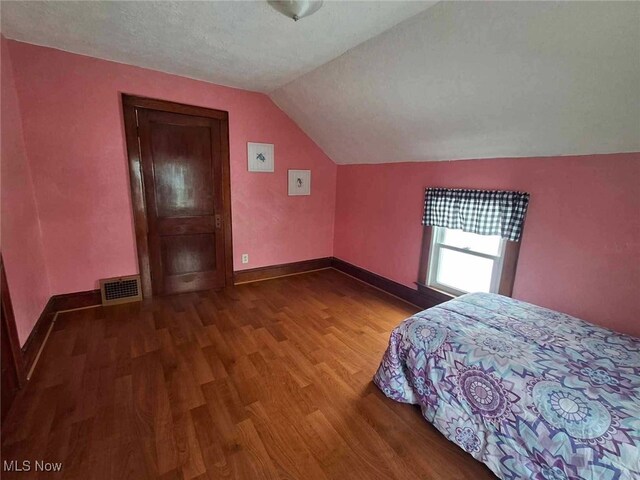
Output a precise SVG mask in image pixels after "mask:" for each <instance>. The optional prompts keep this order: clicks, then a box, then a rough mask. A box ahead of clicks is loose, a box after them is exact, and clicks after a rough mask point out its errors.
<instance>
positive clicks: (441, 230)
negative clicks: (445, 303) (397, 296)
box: [427, 227, 506, 296]
mask: <svg viewBox="0 0 640 480" xmlns="http://www.w3.org/2000/svg"><path fill="white" fill-rule="evenodd" d="M450 230H451V229H450ZM446 231H447V228H446V227H434V230H433V234H432V235H431V246H430V248H429V266H428V269H427V286H429V287H432V288H435V289H437V290H441V291H443V292H446V293H449V294H451V295H455V296H460V295H464V294H465V293H468V292H465V291H463V290H459V289H457V288H455V287H453V286H451V285H446V284H444V283H438V281H437V279H436V278H437V276H438V266H439V262H440V253H441V251H442V249H444V250H450V251H453V252H459V253H462V254H464V255H472V256H474V257H480V258H486V259H488V260H491V261H492V262H493V267H492V270H491V285H490V287H489V291H490V292H491V293H496V292H497V291H498V289H499V288H500V277H501V276H502V264H503V263H504V262H503V261H504V252H505V247H506V240H505V239H504V238H501V239H500V244H499V246H498V255H490V254H488V253H483V252H478V251H476V250H471V249H468V248H460V247H455V246H453V245H447V244H446V243H444V236H445V233H446Z"/></svg>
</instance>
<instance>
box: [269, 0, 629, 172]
mask: <svg viewBox="0 0 640 480" xmlns="http://www.w3.org/2000/svg"><path fill="white" fill-rule="evenodd" d="M271 97H272V98H273V99H274V101H275V102H276V103H277V104H278V105H279V106H280V107H281V108H282V109H283V110H285V111H286V112H287V113H288V114H289V116H291V117H292V118H293V119H294V120H295V121H296V122H297V123H298V125H300V126H301V127H302V128H303V129H304V130H305V131H306V132H307V133H308V134H309V135H310V136H311V137H312V138H313V139H314V140H315V141H316V142H317V143H318V145H320V147H322V148H323V149H324V151H325V152H326V153H327V154H328V155H329V156H330V157H331V158H332V159H333V160H334V161H336V162H337V163H342V164H345V163H383V162H402V161H428V160H449V159H450V160H455V159H468V158H493V157H526V156H555V155H571V154H594V153H614V152H633V151H635V152H637V151H640V2H625V3H622V2H620V3H618V2H560V3H555V2H442V3H438V4H436V5H435V6H433V7H431V8H429V9H428V10H427V11H425V12H423V13H420V14H418V15H416V16H415V17H413V18H411V19H408V20H406V21H405V22H403V23H401V24H399V25H397V26H396V27H394V28H392V29H390V30H388V31H386V32H385V33H382V34H381V35H379V36H377V37H375V38H372V39H371V40H369V41H367V42H365V43H363V44H361V45H359V46H357V47H355V48H353V49H352V50H350V51H348V52H347V53H346V54H344V55H342V56H341V57H339V58H337V59H335V60H333V61H331V62H329V63H327V64H325V65H323V66H321V67H319V68H317V69H316V70H314V71H312V72H310V73H308V74H306V75H303V76H301V77H299V78H297V79H296V80H294V81H293V82H291V83H289V84H288V85H286V86H284V87H282V88H280V89H278V90H276V91H275V92H273V93H272V94H271Z"/></svg>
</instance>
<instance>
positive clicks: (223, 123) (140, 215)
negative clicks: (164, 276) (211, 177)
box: [122, 93, 233, 297]
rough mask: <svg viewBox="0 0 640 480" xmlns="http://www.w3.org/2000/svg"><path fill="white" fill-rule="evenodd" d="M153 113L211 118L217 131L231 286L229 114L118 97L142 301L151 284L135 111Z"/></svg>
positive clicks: (227, 275) (227, 271) (150, 293)
mask: <svg viewBox="0 0 640 480" xmlns="http://www.w3.org/2000/svg"><path fill="white" fill-rule="evenodd" d="M138 108H143V109H148V110H157V111H161V112H170V113H179V114H183V115H193V116H198V117H208V118H215V119H217V120H219V121H220V127H221V135H220V137H221V145H220V148H221V155H222V178H221V184H222V221H223V226H224V245H225V248H224V257H225V260H224V270H225V283H226V285H227V286H229V285H233V246H232V232H231V174H230V165H229V114H228V112H225V111H222V110H214V109H211V108H205V107H196V106H193V105H185V104H182V103H175V102H169V101H165V100H156V99H153V98H146V97H138V96H134V95H127V94H124V93H123V94H122V111H123V118H124V130H125V139H126V144H127V157H128V159H129V180H130V186H131V203H132V206H133V221H134V226H135V235H136V247H137V250H138V266H139V268H140V280H141V284H142V294H143V296H144V297H151V296H153V287H152V282H151V265H150V259H149V242H148V235H147V228H148V227H147V225H148V224H147V207H146V201H145V191H144V181H143V175H142V159H141V156H140V155H141V152H140V145H139V142H138V125H137V118H136V116H137V109H138Z"/></svg>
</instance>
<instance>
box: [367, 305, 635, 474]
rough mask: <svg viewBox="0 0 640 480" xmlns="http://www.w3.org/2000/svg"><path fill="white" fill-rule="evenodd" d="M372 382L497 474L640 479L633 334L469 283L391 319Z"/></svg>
mask: <svg viewBox="0 0 640 480" xmlns="http://www.w3.org/2000/svg"><path fill="white" fill-rule="evenodd" d="M634 320H636V321H640V319H634ZM374 382H375V383H376V385H378V387H379V388H380V389H381V390H382V391H383V392H384V393H385V394H386V395H387V396H388V397H389V398H391V399H393V400H397V401H399V402H405V403H411V404H418V405H420V406H421V408H422V414H423V416H424V417H425V418H426V419H427V420H428V421H429V422H431V423H433V424H434V425H435V426H436V428H438V430H440V431H441V432H442V433H443V434H444V435H445V436H446V437H447V438H448V439H449V440H451V441H452V442H454V443H456V444H457V445H459V446H460V447H461V448H463V449H464V450H466V451H467V452H468V453H470V454H471V455H473V456H474V457H475V458H476V459H478V460H480V461H481V462H483V463H485V464H487V465H488V466H489V468H490V469H491V470H492V471H493V472H494V473H495V474H496V475H497V476H498V477H500V478H504V479H512V478H527V479H529V478H533V479H541V480H543V479H545V480H564V479H593V480H609V479H621V480H625V479H629V480H630V479H640V340H639V339H637V338H634V337H630V336H627V335H622V334H618V333H615V332H613V331H610V330H607V329H604V328H601V327H596V326H595V325H591V324H589V323H587V322H584V321H582V320H579V319H577V318H574V317H571V316H568V315H565V314H562V313H559V312H554V311H552V310H548V309H545V308H541V307H537V306H535V305H531V304H528V303H524V302H520V301H517V300H513V299H510V298H507V297H503V296H500V295H494V294H486V293H472V294H467V295H464V296H461V297H459V298H457V299H455V300H452V301H449V302H446V303H443V304H441V305H438V306H437V307H434V308H431V309H428V310H425V311H423V312H420V313H418V314H416V315H414V316H413V317H411V318H408V319H407V320H405V321H404V322H402V323H401V324H400V325H399V326H398V327H396V328H395V329H394V330H393V332H392V333H391V338H390V340H389V347H388V348H387V351H386V352H385V354H384V357H383V359H382V363H381V364H380V367H379V369H378V371H377V373H376V375H375V377H374ZM425 454H428V452H425Z"/></svg>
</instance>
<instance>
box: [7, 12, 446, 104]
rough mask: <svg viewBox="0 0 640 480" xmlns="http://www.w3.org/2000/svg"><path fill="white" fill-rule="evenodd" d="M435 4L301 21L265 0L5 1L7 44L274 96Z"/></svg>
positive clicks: (323, 14)
mask: <svg viewBox="0 0 640 480" xmlns="http://www.w3.org/2000/svg"><path fill="white" fill-rule="evenodd" d="M434 3H435V2H433V1H431V2H425V1H419V2H418V1H398V2H389V1H387V2H362V1H356V2H346V1H340V2H336V1H325V4H324V5H323V7H322V8H321V9H320V10H319V11H318V12H317V13H315V14H314V15H312V16H310V17H307V18H303V19H302V20H300V21H299V22H294V21H293V20H291V19H288V18H287V17H285V16H283V15H282V14H280V13H278V12H276V11H275V10H274V9H272V8H271V7H270V6H269V5H268V4H267V2H266V0H264V1H231V2H224V1H216V2H212V1H208V2H191V1H181V2H160V1H155V2H111V1H85V2H69V1H51V2H32V1H21V2H6V1H3V2H2V34H3V35H4V36H5V37H7V38H12V39H15V40H20V41H23V42H28V43H35V44H38V45H46V46H49V47H54V48H58V49H60V50H66V51H69V52H75V53H80V54H84V55H89V56H92V57H98V58H104V59H107V60H114V61H117V62H121V63H127V64H131V65H137V66H141V67H147V68H152V69H155V70H161V71H164V72H170V73H175V74H179V75H183V76H187V77H192V78H197V79H201V80H207V81H210V82H214V83H218V84H222V85H229V86H234V87H239V88H244V89H248V90H256V91H263V92H268V91H270V90H273V89H274V88H276V87H279V86H281V85H284V84H285V83H287V82H289V81H291V80H293V79H294V78H296V77H298V76H299V75H301V74H303V73H306V72H308V71H310V70H313V69H314V68H316V67H318V66H319V65H322V64H324V63H326V62H328V61H329V60H332V59H333V58H336V57H337V56H339V55H341V54H342V53H344V52H345V51H347V50H348V49H350V48H352V47H354V46H355V45H358V44H359V43H362V42H363V41H365V40H367V39H369V38H371V37H373V36H375V35H377V34H379V33H381V32H383V31H384V30H387V29H388V28H390V27H392V26H394V25H396V24H397V23H398V22H401V21H402V20H405V19H407V18H409V17H411V16H413V15H415V14H417V13H419V12H421V11H423V10H425V9H426V8H428V7H429V6H431V5H433V4H434Z"/></svg>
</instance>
